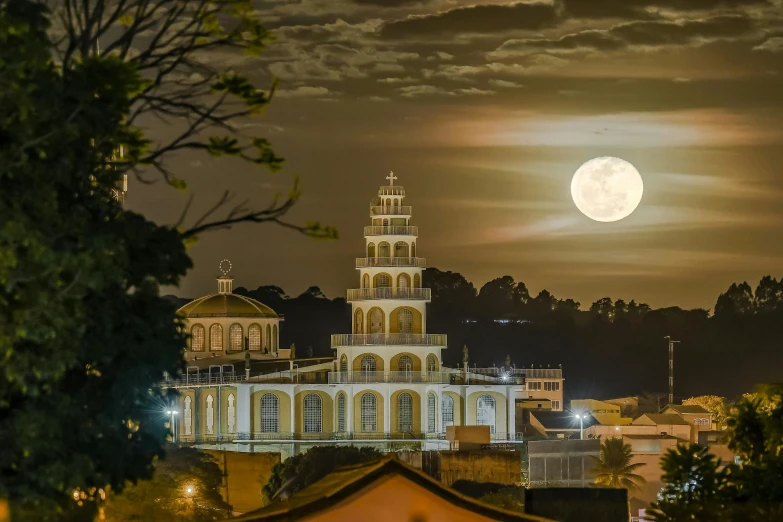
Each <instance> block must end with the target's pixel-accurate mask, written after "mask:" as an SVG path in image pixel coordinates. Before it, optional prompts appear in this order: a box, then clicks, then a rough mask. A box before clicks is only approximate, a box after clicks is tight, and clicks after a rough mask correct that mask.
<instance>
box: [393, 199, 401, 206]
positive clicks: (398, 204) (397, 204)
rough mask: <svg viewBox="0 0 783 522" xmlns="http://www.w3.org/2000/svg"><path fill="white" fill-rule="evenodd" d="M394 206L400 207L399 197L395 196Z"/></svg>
mask: <svg viewBox="0 0 783 522" xmlns="http://www.w3.org/2000/svg"><path fill="white" fill-rule="evenodd" d="M394 206H395V207H399V206H400V200H399V198H394Z"/></svg>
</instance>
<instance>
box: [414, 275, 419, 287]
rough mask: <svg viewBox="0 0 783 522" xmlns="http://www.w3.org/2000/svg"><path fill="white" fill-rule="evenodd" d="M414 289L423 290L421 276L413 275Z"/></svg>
mask: <svg viewBox="0 0 783 522" xmlns="http://www.w3.org/2000/svg"><path fill="white" fill-rule="evenodd" d="M413 288H421V276H420V275H419V274H413Z"/></svg>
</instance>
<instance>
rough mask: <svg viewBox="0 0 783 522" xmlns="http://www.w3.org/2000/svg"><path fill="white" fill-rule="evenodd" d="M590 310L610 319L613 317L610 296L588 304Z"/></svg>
mask: <svg viewBox="0 0 783 522" xmlns="http://www.w3.org/2000/svg"><path fill="white" fill-rule="evenodd" d="M590 311H591V312H593V313H596V314H598V315H600V316H601V317H604V318H606V319H608V320H609V321H611V320H612V319H613V317H614V303H612V298H611V297H604V298H602V299H599V300H598V301H596V302H594V303H593V304H592V305H590Z"/></svg>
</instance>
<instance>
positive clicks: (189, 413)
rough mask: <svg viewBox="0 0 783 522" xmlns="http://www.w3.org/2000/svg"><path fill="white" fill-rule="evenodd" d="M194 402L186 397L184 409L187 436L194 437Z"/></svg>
mask: <svg viewBox="0 0 783 522" xmlns="http://www.w3.org/2000/svg"><path fill="white" fill-rule="evenodd" d="M192 403H193V400H192V399H191V398H190V397H185V407H184V408H183V410H184V411H183V412H182V413H183V417H184V418H185V435H193V408H192V407H191V404H192Z"/></svg>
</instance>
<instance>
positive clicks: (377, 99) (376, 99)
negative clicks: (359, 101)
mask: <svg viewBox="0 0 783 522" xmlns="http://www.w3.org/2000/svg"><path fill="white" fill-rule="evenodd" d="M364 99H365V100H369V101H372V102H387V101H391V98H386V97H384V96H367V97H366V98H364Z"/></svg>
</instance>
